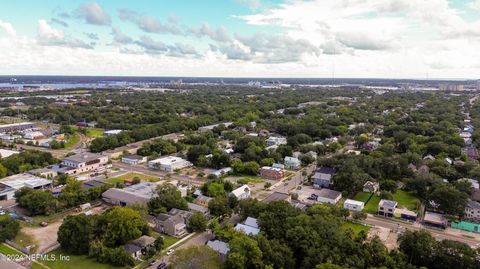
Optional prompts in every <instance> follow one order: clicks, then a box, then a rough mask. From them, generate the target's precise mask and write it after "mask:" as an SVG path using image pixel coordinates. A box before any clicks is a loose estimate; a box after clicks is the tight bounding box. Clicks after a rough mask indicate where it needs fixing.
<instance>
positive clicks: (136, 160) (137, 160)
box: [122, 155, 147, 165]
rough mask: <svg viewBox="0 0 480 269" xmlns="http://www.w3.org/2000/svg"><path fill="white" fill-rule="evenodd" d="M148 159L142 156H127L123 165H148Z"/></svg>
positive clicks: (124, 157)
mask: <svg viewBox="0 0 480 269" xmlns="http://www.w3.org/2000/svg"><path fill="white" fill-rule="evenodd" d="M146 162H147V157H145V156H140V155H126V156H123V157H122V163H126V164H131V165H137V164H141V163H146Z"/></svg>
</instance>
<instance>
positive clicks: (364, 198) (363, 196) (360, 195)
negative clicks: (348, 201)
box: [353, 192, 372, 203]
mask: <svg viewBox="0 0 480 269" xmlns="http://www.w3.org/2000/svg"><path fill="white" fill-rule="evenodd" d="M370 195H372V194H371V193H368V192H359V193H357V194H356V195H355V197H353V200H357V201H360V202H364V203H366V202H367V200H368V198H370Z"/></svg>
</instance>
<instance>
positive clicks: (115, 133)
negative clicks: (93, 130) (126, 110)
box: [103, 130, 123, 136]
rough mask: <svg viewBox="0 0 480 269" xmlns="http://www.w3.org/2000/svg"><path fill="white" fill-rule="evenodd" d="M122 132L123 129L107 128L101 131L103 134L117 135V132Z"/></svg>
mask: <svg viewBox="0 0 480 269" xmlns="http://www.w3.org/2000/svg"><path fill="white" fill-rule="evenodd" d="M121 132H123V130H108V131H105V132H103V135H104V136H112V135H117V134H119V133H121Z"/></svg>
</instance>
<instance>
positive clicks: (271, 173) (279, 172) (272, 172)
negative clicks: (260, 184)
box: [259, 166, 285, 180]
mask: <svg viewBox="0 0 480 269" xmlns="http://www.w3.org/2000/svg"><path fill="white" fill-rule="evenodd" d="M259 173H260V176H261V177H262V178H265V179H270V180H281V179H282V178H283V177H284V176H285V174H284V172H283V169H280V168H273V167H270V166H264V167H262V168H260V170H259Z"/></svg>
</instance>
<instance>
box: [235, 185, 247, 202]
mask: <svg viewBox="0 0 480 269" xmlns="http://www.w3.org/2000/svg"><path fill="white" fill-rule="evenodd" d="M250 193H251V191H250V187H249V186H248V185H246V184H245V185H242V186H240V187H238V188H236V189H234V190H233V191H232V192H231V193H230V195H233V196H235V197H237V199H238V200H242V199H247V198H250Z"/></svg>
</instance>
